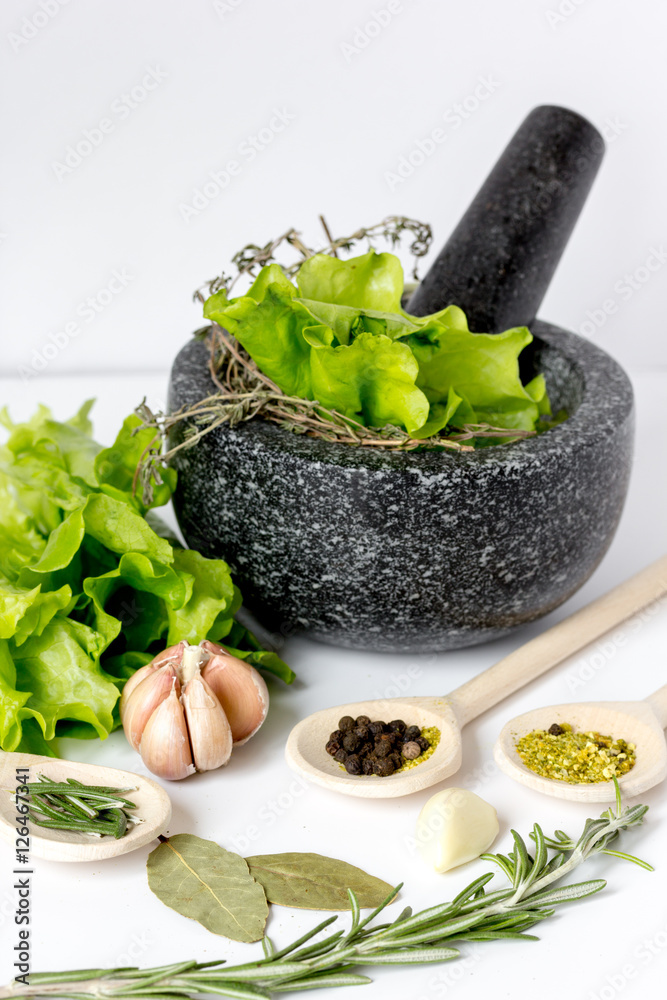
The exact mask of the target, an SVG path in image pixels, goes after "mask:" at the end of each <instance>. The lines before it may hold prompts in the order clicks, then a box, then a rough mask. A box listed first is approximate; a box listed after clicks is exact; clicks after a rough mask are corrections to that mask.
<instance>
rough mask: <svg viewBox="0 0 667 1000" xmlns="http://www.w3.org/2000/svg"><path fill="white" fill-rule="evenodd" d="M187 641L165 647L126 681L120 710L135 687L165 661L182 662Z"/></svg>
mask: <svg viewBox="0 0 667 1000" xmlns="http://www.w3.org/2000/svg"><path fill="white" fill-rule="evenodd" d="M186 645H187V643H185V642H177V643H176V645H175V646H170V647H169V649H165V650H164V651H163V652H162V653H158V655H157V656H156V657H154V658H153V659H152V660H151V662H150V663H147V664H146V666H145V667H140V668H139V670H137V671H135V673H133V674H132V676H131V677H129V678H128V679H127V680H126V681H125V687H124V688H123V694H122V695H121V699H120V711H121V713H122V711H123V702H124V701H127V699H128V698H129V697H130V695H131V694H132V692H133V691H134V689H135V688H136V687H137V685H138V684H141V682H142V681H144V680H145V679H146V678H147V677H150V675H151V674H154V673H155V672H156V670H159V669H160V667H162V666H164V664H165V663H180V661H181V659H182V657H183V647H184V646H186Z"/></svg>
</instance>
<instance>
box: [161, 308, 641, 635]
mask: <svg viewBox="0 0 667 1000" xmlns="http://www.w3.org/2000/svg"><path fill="white" fill-rule="evenodd" d="M533 332H534V334H535V337H536V340H535V343H534V344H533V345H531V349H532V355H531V356H530V357H528V358H527V359H524V358H523V356H522V366H525V368H526V371H525V373H524V375H525V376H526V377H527V376H528V375H529V374H530V373H531V372H532V371H538V370H539V371H543V372H544V373H545V376H546V379H547V385H548V389H549V393H550V397H551V400H552V403H553V406H554V412H556V411H557V410H558V409H559V408H560V407H562V406H564V407H565V408H567V409H568V411H569V412H570V413H571V414H572V415H571V417H570V419H568V420H567V421H565V422H564V423H563V424H561V425H559V426H558V427H555V428H553V429H552V430H550V431H547V432H546V433H544V434H543V435H541V436H540V437H537V438H533V439H529V440H526V441H521V442H517V443H516V444H512V445H505V446H496V447H493V448H489V449H483V450H480V451H477V452H474V453H468V454H458V455H457V454H453V453H449V452H433V451H431V452H421V453H414V452H413V453H403V454H389V453H387V452H378V451H374V450H371V449H360V448H351V447H349V446H347V445H338V444H331V443H329V442H324V441H317V440H313V439H310V438H306V437H303V436H298V435H294V434H291V433H290V432H288V431H285V430H282V429H280V428H278V427H276V426H275V425H272V424H269V423H266V422H263V421H261V420H255V421H252V422H249V423H246V424H241V425H239V426H238V427H236V428H234V429H233V430H230V429H228V428H224V427H222V428H220V429H218V430H216V431H214V432H212V433H211V434H210V435H209V436H207V437H205V438H204V439H203V440H202V441H201V442H200V443H199V444H198V445H197V446H196V447H195V448H193V449H190V450H187V451H183V452H181V453H180V454H179V456H178V463H177V467H178V470H179V481H178V488H177V491H176V495H175V498H174V503H175V507H176V512H177V516H178V519H179V523H180V526H181V529H182V531H183V534H184V536H185V538H186V540H187V542H188V544H189V545H191V546H193V547H196V548H198V549H200V550H201V551H202V552H204V553H205V554H206V555H208V556H218V557H223V558H225V559H227V561H228V562H229V563H230V564H231V566H232V568H233V571H234V574H235V579H236V581H237V583H238V584H239V585H240V587H241V589H242V591H243V594H244V598H245V603H246V604H247V605H248V606H249V607H250V608H251V609H253V610H254V611H255V612H256V614H257V615H258V617H259V618H260V620H261V621H262V622H263V623H264V624H266V625H267V626H268V627H269V628H271V629H273V630H275V631H278V632H282V633H283V634H284V635H290V634H293V633H295V632H306V633H308V634H309V635H310V636H311V637H313V638H317V639H322V640H325V641H327V642H331V643H336V644H338V645H341V646H350V647H356V648H368V649H375V650H385V651H433V650H445V649H453V648H456V647H460V646H466V645H472V644H475V643H479V642H483V641H485V640H488V639H493V638H496V637H498V636H501V635H503V634H505V633H506V632H508V631H509V630H511V629H513V628H515V627H516V626H518V625H520V624H522V623H524V622H528V621H531V620H532V619H535V618H538V617H540V616H541V615H544V614H546V613H547V612H548V611H551V610H552V609H553V608H555V607H557V606H558V605H559V604H561V603H562V602H563V601H564V600H566V599H567V598H568V597H569V596H570V595H571V594H573V593H574V591H576V590H577V588H578V587H580V586H581V585H582V584H583V583H584V582H585V580H586V579H587V578H588V577H589V576H590V574H591V573H592V572H593V570H594V569H595V567H596V566H597V565H598V563H599V562H600V560H601V558H602V556H603V555H604V553H605V551H606V549H607V547H608V545H609V543H610V541H611V539H612V536H613V534H614V530H615V528H616V525H617V523H618V520H619V517H620V514H621V509H622V507H623V501H624V499H625V494H626V490H627V485H628V477H629V471H630V462H631V452H632V434H633V403H632V389H631V387H630V383H629V381H628V378H627V376H626V375H625V373H624V371H623V370H622V369H621V368H620V367H619V365H617V364H616V362H615V361H613V360H612V359H611V358H610V357H609V356H608V355H607V354H605V353H604V352H603V351H602V350H600V349H599V348H598V347H596V346H595V345H593V344H591V343H588V342H587V341H585V340H583V339H582V338H580V337H578V336H575V335H574V334H571V333H568V332H566V331H564V330H561V329H559V328H558V327H555V326H551V325H549V324H546V323H541V322H536V323H535V324H533ZM524 353H526V352H524ZM206 357H207V352H206V348H205V347H204V346H203V345H202V344H201V343H199V342H196V341H191V342H190V343H189V344H187V345H186V347H184V348H183V350H182V351H181V352H180V354H179V355H178V357H177V358H176V361H175V363H174V368H173V372H172V381H171V389H170V407H171V408H172V409H175V408H177V407H180V406H182V405H184V404H188V403H193V402H195V401H196V400H198V399H201V398H202V397H203V396H205V395H208V394H209V393H210V392H211V391H213V386H212V383H211V381H210V378H209V375H208V373H207V370H206Z"/></svg>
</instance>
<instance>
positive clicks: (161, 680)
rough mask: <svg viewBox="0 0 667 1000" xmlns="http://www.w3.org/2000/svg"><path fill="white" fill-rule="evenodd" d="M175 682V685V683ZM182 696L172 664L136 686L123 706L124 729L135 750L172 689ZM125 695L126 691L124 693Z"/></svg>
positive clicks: (163, 667) (146, 677)
mask: <svg viewBox="0 0 667 1000" xmlns="http://www.w3.org/2000/svg"><path fill="white" fill-rule="evenodd" d="M174 682H175V683H174ZM174 686H175V688H176V694H177V695H180V693H181V686H180V684H179V683H178V677H177V676H176V671H175V669H174V666H173V664H172V663H165V664H164V665H163V666H161V667H158V668H157V670H155V671H153V672H152V673H150V674H148V675H147V676H145V677H144V679H143V680H142V681H141V683H140V684H137V685H135V686H134V688H133V689H132V690H131V691H130V695H129V697H125V699H124V702H122V704H121V718H122V720H123V729H124V730H125V735H126V736H127V738H128V740H129V742H130V743H131V745H132V746H133V747H134V749H135V750H138V749H139V744H140V743H141V737H142V734H143V731H144V729H145V728H146V723H147V722H148V720H149V719H150V717H151V715H152V714H153V712H154V711H155V709H156V708H157V707H158V705H161V704H162V702H163V701H164V700H165V698H168V697H169V694H170V693H171V689H172V687H174ZM123 695H125V691H123Z"/></svg>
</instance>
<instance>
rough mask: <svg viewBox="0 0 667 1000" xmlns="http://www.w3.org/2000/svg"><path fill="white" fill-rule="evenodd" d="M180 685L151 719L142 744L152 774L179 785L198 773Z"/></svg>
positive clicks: (142, 754) (174, 688) (145, 729)
mask: <svg viewBox="0 0 667 1000" xmlns="http://www.w3.org/2000/svg"><path fill="white" fill-rule="evenodd" d="M177 683H178V682H177V680H176V678H174V680H173V682H172V687H171V692H170V694H169V697H167V698H165V700H164V701H163V702H162V704H161V705H158V707H157V708H156V709H155V711H154V712H153V714H152V715H151V717H150V719H149V720H148V722H147V723H146V726H145V728H144V732H143V735H142V737H141V743H140V744H139V752H140V754H141V759H142V760H143V762H144V764H145V765H146V767H147V768H148V770H149V771H152V772H153V774H157V775H158V776H159V777H160V778H167V779H168V780H169V781H179V780H180V779H181V778H187V776H188V775H189V774H194V772H195V767H194V765H193V763H192V752H191V750H190V740H189V738H188V729H187V726H186V724H185V716H184V715H183V709H182V708H181V703H180V701H179V699H178V693H177V690H176V684H177Z"/></svg>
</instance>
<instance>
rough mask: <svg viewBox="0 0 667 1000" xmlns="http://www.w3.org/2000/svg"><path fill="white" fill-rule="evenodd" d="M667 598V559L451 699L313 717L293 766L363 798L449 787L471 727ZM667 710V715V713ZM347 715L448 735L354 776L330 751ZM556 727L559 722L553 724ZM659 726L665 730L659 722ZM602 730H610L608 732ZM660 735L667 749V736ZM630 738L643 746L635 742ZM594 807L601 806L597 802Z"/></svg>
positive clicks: (389, 702) (289, 755)
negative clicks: (413, 757) (421, 752)
mask: <svg viewBox="0 0 667 1000" xmlns="http://www.w3.org/2000/svg"><path fill="white" fill-rule="evenodd" d="M665 593H667V556H663V557H662V558H661V559H659V560H658V561H657V562H655V563H653V564H652V565H651V566H648V567H647V568H646V569H644V570H642V571H641V572H640V573H637V575H636V576H634V577H631V579H629V580H626V582H625V583H622V584H620V585H619V586H618V587H615V588H614V589H613V590H611V591H610V592H609V593H608V594H605V595H603V596H602V597H600V598H598V599H597V600H596V601H593V602H592V603H591V604H589V605H587V606H586V607H585V608H582V609H581V610H580V611H577V612H575V614H573V615H570V617H569V618H566V619H565V620H564V621H562V622H559V623H558V624H557V625H554V626H553V628H550V629H548V630H547V631H546V632H543V633H542V635H539V636H537V638H535V639H532V640H531V641H530V642H528V643H526V644H525V645H524V646H521V647H519V649H516V650H515V651H514V652H513V653H510V654H509V656H506V657H504V659H502V660H500V661H499V662H498V663H496V664H494V666H492V667H489V669H488V670H484V671H483V672H482V673H481V674H478V675H477V676H476V677H473V678H472V679H471V680H469V681H467V682H466V683H465V684H463V685H461V687H459V688H457V689H456V690H455V691H453V692H452V693H451V694H449V695H447V696H446V697H430V698H429V697H415V698H389V699H385V700H373V701H357V702H354V703H352V704H347V705H337V706H336V707H334V708H325V709H322V710H321V711H319V712H315V713H314V714H313V715H309V716H308V717H307V718H305V719H303V720H302V721H301V722H300V723H299V724H298V725H297V726H295V727H294V729H293V730H292V732H291V733H290V735H289V738H288V740H287V745H286V747H285V758H286V760H287V763H288V764H289V765H290V767H292V768H293V769H294V770H295V771H296V772H297V773H298V774H301V775H303V777H305V778H308V780H310V781H313V782H315V783H316V784H318V785H323V786H324V787H325V788H330V789H332V790H334V791H337V792H342V793H343V794H345V795H355V796H359V797H360V798H373V799H376V798H394V797H396V796H399V795H409V794H411V793H412V792H419V791H421V790H422V789H424V788H428V787H429V786H431V785H435V784H437V782H439V781H444V779H445V778H448V777H449V776H450V775H452V774H454V773H455V772H456V771H457V770H458V768H459V767H460V764H461V730H462V729H463V727H464V726H465V725H466V723H468V722H470V721H471V720H472V719H475V718H477V716H478V715H481V714H482V713H483V712H486V711H487V709H489V708H492V707H493V706H494V705H497V704H498V702H500V701H502V700H503V698H507V697H508V695H510V694H513V693H514V692H515V691H518V690H519V688H521V687H523V686H524V685H525V684H528V682H529V681H532V680H534V679H535V678H536V677H539V676H540V675H541V674H543V673H544V672H545V671H547V670H549V669H550V667H553V666H555V665H556V664H557V663H561V662H562V661H563V660H564V659H565V658H566V657H568V656H571V655H572V654H573V653H575V652H578V651H579V650H580V649H582V648H583V647H584V646H586V645H587V644H588V643H590V642H593V640H595V639H599V638H600V636H602V635H604V633H605V632H607V631H608V630H609V629H610V628H613V627H614V626H616V625H618V624H619V623H620V622H622V621H624V620H625V619H626V618H629V617H630V615H633V614H636V613H637V612H638V611H640V610H641V609H642V608H644V607H646V605H647V604H651V603H652V602H653V601H655V600H657V599H658V598H659V597H662V596H663V595H664V594H665ZM655 697H656V698H657V697H658V696H655ZM656 704H657V703H656ZM626 705H627V703H626ZM570 707H571V706H570ZM645 709H646V710H648V711H649V712H650V711H652V709H651V708H650V707H649V706H648V705H646V706H644V705H643V704H642V708H641V712H644V710H645ZM656 711H657V709H656ZM665 711H666V712H667V706H665ZM641 712H640V714H639V715H638V716H637V718H638V720H639V719H641V718H643V717H644V716H643V715H642V714H641ZM644 714H645V712H644ZM344 715H350V716H352V718H356V717H358V716H359V715H367V716H369V718H370V719H371V720H372V721H375V720H382V721H383V722H390V721H391V720H392V719H398V718H402V719H403V720H404V721H405V722H406V724H407V725H417V726H419V727H420V728H428V727H431V726H435V727H437V728H438V729H439V730H440V734H441V736H440V742H439V744H438V746H437V747H436V749H435V751H434V753H433V754H432V756H431V757H429V758H428V759H426V760H424V761H423V762H421V763H419V764H417V765H416V766H414V767H411V768H409V769H407V770H404V771H399V772H397V773H395V774H392V775H389V776H388V777H384V778H378V777H376V776H375V775H352V774H348V773H347V772H346V771H345V770H344V768H343V767H341V765H340V764H339V763H338V762H337V761H335V760H334V759H333V757H330V756H329V754H327V752H326V749H325V747H326V743H327V740H328V738H329V734H330V733H331V732H332V731H333V730H334V729H337V728H338V720H339V719H340V718H341V717H342V716H344ZM553 721H554V719H553V718H551V719H550V721H549V723H548V725H551V723H552V722H553ZM568 721H569V720H568ZM573 721H576V720H573ZM656 725H658V722H657V719H656ZM533 728H534V727H533ZM589 728H590V727H589ZM601 731H606V730H604V727H602V728H601ZM609 731H610V732H614V733H618V734H619V735H621V736H626V734H627V732H634V731H635V730H634V728H632V727H628V728H627V729H626V728H624V727H623V726H621V727H620V729H619V728H618V726H616V725H614V726H612V728H611V730H609ZM659 735H660V739H661V740H662V742H663V744H664V739H663V737H662V732H661V731H660V732H659ZM627 738H628V739H629V740H630V741H631V742H635V741H634V740H633V739H632V738H631V737H630V736H627ZM663 752H664V746H663ZM636 766H637V765H635V767H636ZM525 770H527V769H525ZM530 773H531V774H532V772H530ZM651 773H652V774H653V772H651ZM533 777H537V776H535V775H533ZM663 777H664V775H663ZM655 780H656V781H658V780H660V778H659V777H656V778H655ZM653 783H655V782H653ZM560 784H564V783H562V782H561V783H560ZM565 787H566V788H569V787H571V786H569V785H566V786H565ZM575 787H577V786H575ZM644 787H648V786H644ZM553 794H555V793H553ZM570 797H572V798H574V797H575V796H570ZM589 801H594V800H593V799H589Z"/></svg>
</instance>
